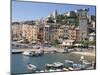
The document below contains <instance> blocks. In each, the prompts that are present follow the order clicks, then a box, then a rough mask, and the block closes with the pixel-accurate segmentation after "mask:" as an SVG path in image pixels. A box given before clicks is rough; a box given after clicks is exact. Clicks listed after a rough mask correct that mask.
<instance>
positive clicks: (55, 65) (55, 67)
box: [45, 62, 64, 70]
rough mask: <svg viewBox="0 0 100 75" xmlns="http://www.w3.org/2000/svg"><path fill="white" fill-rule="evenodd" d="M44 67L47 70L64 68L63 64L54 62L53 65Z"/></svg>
mask: <svg viewBox="0 0 100 75" xmlns="http://www.w3.org/2000/svg"><path fill="white" fill-rule="evenodd" d="M45 67H46V69H47V70H50V69H52V70H55V69H62V68H63V67H64V64H63V63H61V62H54V63H53V64H46V65H45Z"/></svg>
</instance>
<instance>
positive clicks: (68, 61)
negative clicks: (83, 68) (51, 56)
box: [65, 60, 74, 68]
mask: <svg viewBox="0 0 100 75" xmlns="http://www.w3.org/2000/svg"><path fill="white" fill-rule="evenodd" d="M73 64H74V61H71V60H65V67H66V68H68V67H73Z"/></svg>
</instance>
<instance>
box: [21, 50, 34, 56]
mask: <svg viewBox="0 0 100 75" xmlns="http://www.w3.org/2000/svg"><path fill="white" fill-rule="evenodd" d="M22 54H23V55H27V56H29V55H33V52H31V51H24V52H23V53H22Z"/></svg>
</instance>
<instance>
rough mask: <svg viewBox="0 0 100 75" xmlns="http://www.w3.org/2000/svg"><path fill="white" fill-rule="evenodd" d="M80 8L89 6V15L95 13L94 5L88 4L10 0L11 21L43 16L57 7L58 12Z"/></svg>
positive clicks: (34, 18) (35, 18)
mask: <svg viewBox="0 0 100 75" xmlns="http://www.w3.org/2000/svg"><path fill="white" fill-rule="evenodd" d="M81 8H89V14H90V15H95V14H96V12H95V11H96V9H95V6H90V5H73V4H54V3H36V2H25V1H23V2H21V1H12V22H15V21H26V20H37V19H41V18H45V17H47V16H48V15H49V14H51V13H52V12H53V11H54V10H55V9H57V11H58V13H60V14H61V13H65V12H67V11H74V10H77V9H81Z"/></svg>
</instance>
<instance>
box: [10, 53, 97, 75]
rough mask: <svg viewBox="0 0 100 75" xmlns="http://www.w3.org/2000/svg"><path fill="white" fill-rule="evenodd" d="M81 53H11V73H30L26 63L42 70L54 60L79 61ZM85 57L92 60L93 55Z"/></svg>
mask: <svg viewBox="0 0 100 75" xmlns="http://www.w3.org/2000/svg"><path fill="white" fill-rule="evenodd" d="M80 57H81V55H78V54H72V53H67V54H63V53H56V54H44V55H42V56H39V57H29V56H24V55H22V54H12V55H11V73H13V74H21V73H30V72H29V70H28V69H27V67H26V65H27V63H31V64H34V65H35V66H37V68H38V70H44V68H45V66H44V65H45V64H47V63H54V62H62V63H64V60H72V61H74V62H75V63H79V59H80ZM85 59H86V60H88V61H90V62H91V61H92V60H94V59H95V57H92V56H85Z"/></svg>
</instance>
